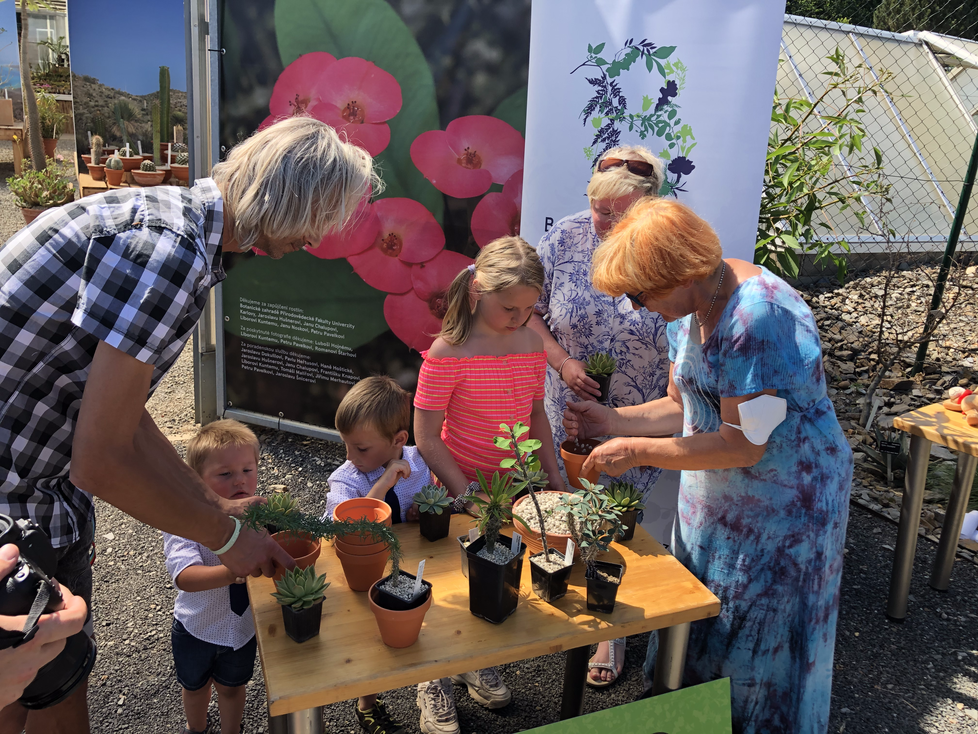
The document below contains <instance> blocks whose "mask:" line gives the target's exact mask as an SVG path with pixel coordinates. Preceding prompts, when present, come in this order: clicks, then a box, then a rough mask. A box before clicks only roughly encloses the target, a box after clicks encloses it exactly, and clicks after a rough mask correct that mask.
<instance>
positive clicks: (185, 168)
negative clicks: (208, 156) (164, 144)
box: [170, 143, 190, 183]
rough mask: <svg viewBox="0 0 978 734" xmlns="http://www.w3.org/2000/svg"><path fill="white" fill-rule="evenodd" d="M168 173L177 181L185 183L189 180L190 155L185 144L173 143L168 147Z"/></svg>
mask: <svg viewBox="0 0 978 734" xmlns="http://www.w3.org/2000/svg"><path fill="white" fill-rule="evenodd" d="M170 161H171V163H170V171H172V173H173V175H174V176H176V178H177V180H178V181H183V182H184V183H187V182H188V181H189V180H190V154H189V153H188V152H187V145H186V144H185V143H174V144H173V145H171V146H170Z"/></svg>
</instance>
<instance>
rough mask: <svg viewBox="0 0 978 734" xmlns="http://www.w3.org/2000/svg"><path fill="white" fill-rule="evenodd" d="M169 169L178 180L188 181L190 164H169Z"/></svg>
mask: <svg viewBox="0 0 978 734" xmlns="http://www.w3.org/2000/svg"><path fill="white" fill-rule="evenodd" d="M170 170H171V171H172V172H173V175H174V177H175V178H176V179H177V180H178V181H183V182H184V183H187V182H188V181H190V166H178V165H177V164H176V163H172V164H170Z"/></svg>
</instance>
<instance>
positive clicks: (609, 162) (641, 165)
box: [598, 158, 655, 178]
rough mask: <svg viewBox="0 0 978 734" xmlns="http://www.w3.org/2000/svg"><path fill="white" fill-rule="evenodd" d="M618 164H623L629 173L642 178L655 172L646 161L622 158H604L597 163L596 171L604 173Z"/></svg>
mask: <svg viewBox="0 0 978 734" xmlns="http://www.w3.org/2000/svg"><path fill="white" fill-rule="evenodd" d="M619 166H625V167H626V168H627V169H628V172H629V173H634V174H635V175H636V176H642V177H644V178H649V177H650V176H653V175H654V174H655V168H653V166H652V164H651V163H649V162H648V161H628V160H625V159H624V158H605V159H604V160H602V161H601V162H600V163H599V164H598V171H600V172H601V173H604V172H605V171H610V170H611V169H612V168H618V167H619Z"/></svg>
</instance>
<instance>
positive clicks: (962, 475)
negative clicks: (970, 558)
mask: <svg viewBox="0 0 978 734" xmlns="http://www.w3.org/2000/svg"><path fill="white" fill-rule="evenodd" d="M975 467H978V456H971V455H970V454H962V453H959V454H958V466H957V469H955V471H954V483H953V484H952V485H951V499H950V500H949V501H948V503H947V513H946V514H945V515H944V529H943V530H941V540H940V543H939V544H938V546H937V558H935V559H934V569H933V571H931V576H930V585H931V587H932V588H934V589H937V590H938V591H947V585H948V582H950V580H951V567H952V566H953V565H954V554H955V553H956V552H957V550H958V538H959V537H960V536H961V525H962V524H963V523H964V516H965V513H966V512H968V498H969V497H970V496H971V483H972V482H973V481H974V480H975Z"/></svg>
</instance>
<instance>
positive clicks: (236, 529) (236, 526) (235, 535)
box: [214, 515, 241, 556]
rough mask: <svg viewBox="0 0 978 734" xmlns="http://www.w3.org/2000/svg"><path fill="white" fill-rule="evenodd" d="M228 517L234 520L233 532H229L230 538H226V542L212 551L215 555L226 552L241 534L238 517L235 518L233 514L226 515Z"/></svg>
mask: <svg viewBox="0 0 978 734" xmlns="http://www.w3.org/2000/svg"><path fill="white" fill-rule="evenodd" d="M228 517H230V518H231V519H232V520H234V532H233V533H231V539H230V540H228V542H227V543H225V544H224V545H222V546H221V547H220V548H218V549H217V550H216V551H214V555H215V556H222V555H224V554H225V553H227V552H228V551H229V550H231V546H232V545H234V541H236V540H237V539H238V536H239V535H241V521H240V520H239V519H238V518H236V517H235V516H234V515H228Z"/></svg>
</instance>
